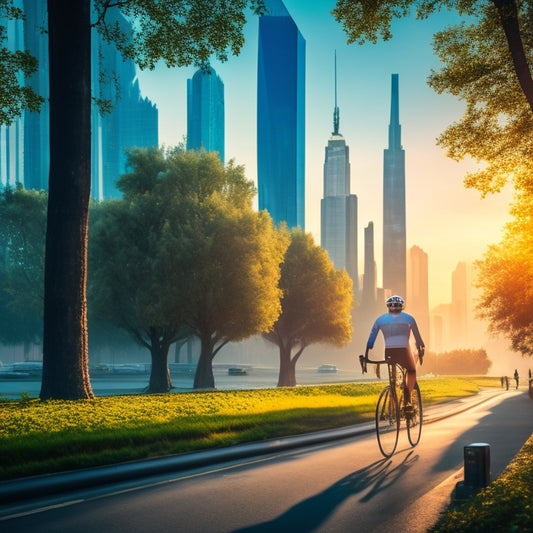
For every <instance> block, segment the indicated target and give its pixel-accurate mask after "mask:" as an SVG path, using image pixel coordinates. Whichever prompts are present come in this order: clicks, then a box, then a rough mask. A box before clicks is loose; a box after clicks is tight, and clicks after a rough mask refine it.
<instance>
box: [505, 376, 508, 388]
mask: <svg viewBox="0 0 533 533" xmlns="http://www.w3.org/2000/svg"><path fill="white" fill-rule="evenodd" d="M505 390H509V378H508V377H507V376H505Z"/></svg>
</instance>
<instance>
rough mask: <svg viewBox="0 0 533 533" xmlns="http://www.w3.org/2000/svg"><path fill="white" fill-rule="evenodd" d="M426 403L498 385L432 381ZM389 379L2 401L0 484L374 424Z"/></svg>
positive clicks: (425, 383)
mask: <svg viewBox="0 0 533 533" xmlns="http://www.w3.org/2000/svg"><path fill="white" fill-rule="evenodd" d="M419 381H420V387H421V390H422V397H423V401H424V405H425V406H428V405H432V404H434V403H438V402H442V401H446V400H450V399H455V398H459V397H462V396H468V395H471V394H475V393H477V392H478V391H479V390H480V389H481V388H482V387H499V386H500V382H499V380H498V379H496V378H486V377H481V378H475V377H467V378H466V377H465V378H455V377H454V378H427V379H421V380H419ZM384 384H385V382H384V381H383V380H381V381H380V382H359V383H345V384H336V385H323V386H301V387H291V388H276V389H261V390H244V391H212V392H198V393H196V392H191V393H180V394H158V395H135V396H108V397H98V398H95V399H93V400H79V401H59V400H52V401H47V402H41V401H39V400H30V399H28V398H23V399H22V400H10V401H2V402H1V403H0V480H7V479H13V478H18V477H23V476H30V475H35V474H46V473H53V472H58V471H64V470H72V469H77V468H85V467H91V466H99V465H105V464H113V463H118V462H123V461H131V460H135V459H143V458H149V457H158V456H165V455H171V454H177V453H183V452H188V451H193V450H200V449H207V448H216V447H223V446H229V445H233V444H238V443H242V442H254V441H261V440H266V439H270V438H277V437H282V436H288V435H297V434H302V433H308V432H312V431H318V430H323V429H331V428H336V427H343V426H349V425H353V424H359V423H361V422H364V421H369V420H372V419H373V415H374V409H375V405H376V401H377V397H378V394H379V392H380V391H381V389H382V388H383V386H384Z"/></svg>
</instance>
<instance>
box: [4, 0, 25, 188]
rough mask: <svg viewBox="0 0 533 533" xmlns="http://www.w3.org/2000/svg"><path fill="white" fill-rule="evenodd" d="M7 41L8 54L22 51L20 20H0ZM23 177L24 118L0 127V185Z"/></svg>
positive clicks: (17, 4) (18, 1)
mask: <svg viewBox="0 0 533 533" xmlns="http://www.w3.org/2000/svg"><path fill="white" fill-rule="evenodd" d="M13 7H16V8H20V9H22V7H23V5H22V0H15V2H14V6H13ZM0 24H1V25H2V27H3V29H4V31H5V35H6V37H7V41H6V42H5V43H3V44H2V46H5V47H6V48H7V49H8V50H9V51H10V52H14V51H15V50H23V49H24V48H25V43H24V23H23V21H22V20H9V19H7V18H0ZM18 82H19V83H22V82H23V78H22V74H18ZM23 176H24V117H23V116H22V117H20V118H18V119H16V120H15V121H14V122H13V123H12V124H10V125H9V126H4V125H2V126H0V184H1V185H4V186H5V185H9V186H11V187H14V186H15V185H16V184H17V183H18V182H21V183H23Z"/></svg>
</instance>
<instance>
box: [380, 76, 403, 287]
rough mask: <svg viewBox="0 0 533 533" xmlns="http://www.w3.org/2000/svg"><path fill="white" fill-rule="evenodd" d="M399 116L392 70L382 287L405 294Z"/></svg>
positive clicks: (384, 203)
mask: <svg viewBox="0 0 533 533" xmlns="http://www.w3.org/2000/svg"><path fill="white" fill-rule="evenodd" d="M399 117H400V112H399V90H398V74H392V80H391V111H390V124H389V147H388V148H387V149H385V150H384V153H383V288H384V289H389V290H391V291H392V293H393V294H399V295H400V296H403V297H405V290H406V235H405V151H404V150H403V148H402V129H401V126H400V118H399Z"/></svg>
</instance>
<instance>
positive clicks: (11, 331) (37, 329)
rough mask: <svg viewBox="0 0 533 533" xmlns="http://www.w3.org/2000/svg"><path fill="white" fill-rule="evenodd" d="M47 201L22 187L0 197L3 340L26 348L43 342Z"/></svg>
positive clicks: (0, 335)
mask: <svg viewBox="0 0 533 533" xmlns="http://www.w3.org/2000/svg"><path fill="white" fill-rule="evenodd" d="M47 200H48V195H47V194H46V193H45V192H36V191H25V190H24V189H23V188H22V186H21V185H20V184H19V185H18V186H17V188H16V189H15V190H13V189H11V188H9V187H7V188H5V189H4V190H3V191H2V193H1V195H0V315H1V316H2V320H1V321H0V340H1V341H2V342H5V343H9V344H17V343H21V342H22V343H24V346H25V349H26V348H28V347H29V345H30V344H31V343H40V342H41V340H42V329H43V323H42V320H43V265H44V240H45V227H46V204H47Z"/></svg>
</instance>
